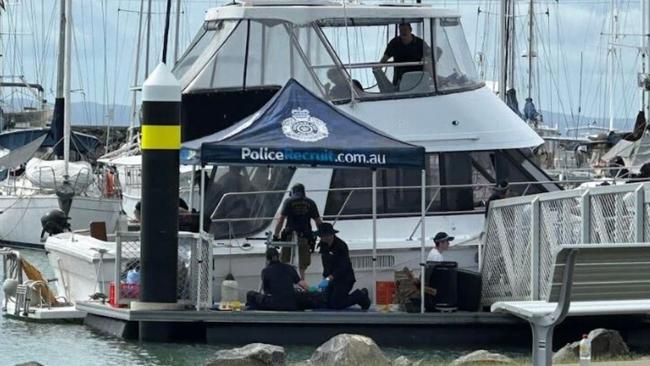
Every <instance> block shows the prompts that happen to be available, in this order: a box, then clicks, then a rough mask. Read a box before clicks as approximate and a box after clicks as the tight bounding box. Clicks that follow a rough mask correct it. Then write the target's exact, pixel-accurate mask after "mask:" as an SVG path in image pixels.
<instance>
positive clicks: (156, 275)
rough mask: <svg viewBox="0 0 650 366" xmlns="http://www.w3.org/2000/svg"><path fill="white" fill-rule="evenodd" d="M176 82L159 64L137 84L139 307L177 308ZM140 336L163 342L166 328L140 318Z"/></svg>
mask: <svg viewBox="0 0 650 366" xmlns="http://www.w3.org/2000/svg"><path fill="white" fill-rule="evenodd" d="M180 101H181V91H180V84H179V83H178V81H177V80H176V78H175V77H174V76H173V75H172V73H171V72H170V70H169V68H168V67H167V66H166V65H165V64H163V63H161V64H159V65H158V66H157V67H156V69H155V70H154V71H153V72H152V73H151V75H150V76H149V77H148V78H147V80H146V81H145V83H144V84H143V88H142V126H141V132H142V139H141V150H142V181H141V182H142V196H141V197H142V199H141V200H142V201H141V247H140V266H141V270H140V301H139V303H138V304H137V308H138V309H143V310H145V309H147V310H152V309H171V308H174V307H175V306H176V302H177V299H176V297H177V296H176V292H177V284H176V282H177V280H176V272H177V262H178V180H179V175H178V174H179V173H178V168H179V149H180V131H181V130H180V116H181V114H180V111H181V102H180ZM139 329H140V332H139V334H140V340H142V341H168V340H170V339H171V336H172V335H171V328H170V327H169V326H165V325H164V324H161V323H153V322H140V327H139Z"/></svg>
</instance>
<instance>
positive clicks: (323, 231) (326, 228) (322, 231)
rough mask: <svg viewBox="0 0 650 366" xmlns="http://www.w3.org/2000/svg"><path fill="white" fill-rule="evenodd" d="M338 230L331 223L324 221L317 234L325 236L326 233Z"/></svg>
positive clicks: (333, 232)
mask: <svg viewBox="0 0 650 366" xmlns="http://www.w3.org/2000/svg"><path fill="white" fill-rule="evenodd" d="M338 232H339V231H338V230H335V229H334V226H332V224H330V223H329V222H324V223H322V224H320V225H318V231H317V232H316V235H318V236H324V235H330V234H331V235H334V234H336V233H338Z"/></svg>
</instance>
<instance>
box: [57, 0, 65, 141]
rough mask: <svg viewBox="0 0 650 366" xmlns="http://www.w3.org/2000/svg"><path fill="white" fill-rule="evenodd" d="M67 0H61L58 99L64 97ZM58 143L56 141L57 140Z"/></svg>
mask: <svg viewBox="0 0 650 366" xmlns="http://www.w3.org/2000/svg"><path fill="white" fill-rule="evenodd" d="M65 3H66V1H65V0H61V9H60V16H59V18H60V20H59V54H58V55H57V68H56V99H57V100H58V99H62V98H63V65H64V63H63V58H64V56H63V54H64V53H65V51H64V49H65ZM55 143H56V142H55Z"/></svg>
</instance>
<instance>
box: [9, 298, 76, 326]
mask: <svg viewBox="0 0 650 366" xmlns="http://www.w3.org/2000/svg"><path fill="white" fill-rule="evenodd" d="M15 306H16V304H15V303H13V302H9V303H7V309H6V312H5V313H4V315H5V316H7V317H10V318H16V319H21V320H33V321H43V322H56V321H65V322H69V321H71V322H75V321H76V322H81V321H83V319H84V318H85V317H86V313H85V312H84V311H82V310H79V309H77V308H75V306H74V305H70V306H59V307H52V308H50V309H48V308H39V307H32V308H30V309H29V312H28V313H27V315H24V314H22V313H21V314H19V315H15Z"/></svg>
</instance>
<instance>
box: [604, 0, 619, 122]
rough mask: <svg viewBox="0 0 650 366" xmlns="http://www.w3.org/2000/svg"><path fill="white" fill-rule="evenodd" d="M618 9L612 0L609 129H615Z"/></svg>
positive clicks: (609, 48) (608, 76)
mask: <svg viewBox="0 0 650 366" xmlns="http://www.w3.org/2000/svg"><path fill="white" fill-rule="evenodd" d="M616 12H617V9H616V0H612V3H611V14H610V16H611V18H610V23H609V47H608V52H607V54H608V56H609V65H608V66H609V67H608V70H607V83H608V86H609V88H608V91H609V130H610V131H613V130H614V81H615V78H614V72H615V69H614V61H615V60H616V48H615V47H614V42H616V39H617V35H616V32H617V29H616V28H617V27H616V23H617V21H618V20H617V14H616Z"/></svg>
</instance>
